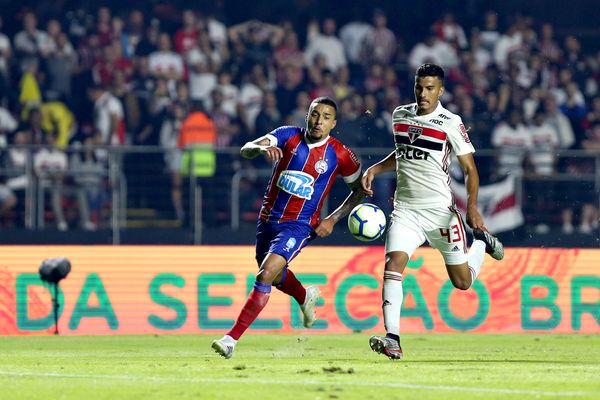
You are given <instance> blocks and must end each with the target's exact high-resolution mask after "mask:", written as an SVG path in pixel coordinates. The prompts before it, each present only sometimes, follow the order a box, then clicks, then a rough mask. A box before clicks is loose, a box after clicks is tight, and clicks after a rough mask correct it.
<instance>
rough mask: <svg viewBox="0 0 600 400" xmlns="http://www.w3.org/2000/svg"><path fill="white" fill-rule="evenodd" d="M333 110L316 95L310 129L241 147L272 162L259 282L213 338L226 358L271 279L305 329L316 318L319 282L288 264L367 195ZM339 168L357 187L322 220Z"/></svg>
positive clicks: (260, 232)
mask: <svg viewBox="0 0 600 400" xmlns="http://www.w3.org/2000/svg"><path fill="white" fill-rule="evenodd" d="M336 114H337V105H336V104H335V102H334V101H333V100H332V99H330V98H328V97H318V98H316V99H315V100H313V101H312V103H311V104H310V107H309V109H308V114H307V116H306V127H305V128H300V127H296V126H282V127H280V128H277V129H275V130H274V131H272V132H271V133H269V134H267V135H265V136H262V137H260V138H258V139H256V140H254V141H252V142H248V143H246V144H245V145H244V146H243V147H242V149H241V155H242V156H243V157H245V158H255V157H257V156H259V155H261V154H264V155H265V156H266V157H267V158H268V159H269V160H271V161H273V162H274V163H275V164H274V167H273V174H272V175H271V179H270V181H269V184H268V185H267V190H266V192H265V196H264V199H263V204H262V208H261V210H260V215H259V219H258V224H257V233H256V261H257V262H258V266H259V271H258V274H257V275H256V282H255V283H254V289H253V290H252V292H251V293H250V295H249V296H248V299H247V301H246V304H245V305H244V307H243V308H242V311H241V312H240V315H239V316H238V318H237V320H236V322H235V324H234V325H233V328H231V330H230V331H229V332H227V334H226V335H225V336H223V338H221V339H218V340H215V341H213V343H212V348H213V349H214V350H215V351H216V352H217V353H219V354H220V355H222V356H223V357H225V358H230V357H231V356H232V354H233V350H234V347H235V345H236V343H237V341H238V339H239V338H240V336H241V335H242V334H243V333H244V331H245V330H246V329H247V328H248V326H250V324H251V323H252V322H253V321H254V320H255V319H256V318H257V317H258V315H259V313H260V312H261V311H262V309H263V308H264V307H265V305H266V304H267V301H268V300H269V295H270V293H271V286H275V287H276V288H277V289H279V290H281V291H282V292H284V293H286V294H288V295H290V296H292V297H294V299H296V301H297V302H298V304H300V308H301V309H302V312H303V313H304V326H305V327H306V328H310V327H311V326H312V324H313V323H314V321H315V311H314V307H315V304H316V302H317V300H318V299H319V295H320V291H319V289H318V288H317V287H316V286H310V287H308V288H304V287H303V286H302V284H301V283H300V281H298V279H297V278H296V276H295V275H294V273H293V272H292V271H291V270H290V269H289V268H288V264H289V263H290V262H291V261H292V259H293V258H294V257H296V256H297V255H298V253H299V252H300V250H301V249H302V248H303V247H304V246H306V245H307V244H308V243H309V242H310V241H311V240H312V239H314V238H315V237H316V236H320V237H325V236H328V235H330V234H331V232H332V231H333V227H334V225H335V223H336V222H337V221H339V220H340V219H341V218H343V217H344V216H346V215H347V214H348V213H349V212H350V210H352V208H354V206H356V205H357V204H358V203H360V202H361V201H362V199H363V198H364V196H365V195H364V192H363V191H362V188H361V183H360V179H361V172H362V171H361V166H360V162H359V161H358V159H357V157H356V155H354V153H353V152H352V151H351V150H350V149H349V148H347V147H346V146H344V145H343V144H342V142H340V141H339V140H338V139H336V138H334V137H333V136H330V134H329V133H330V132H331V130H332V129H333V128H334V127H335V124H336ZM337 175H341V176H342V177H343V179H344V181H345V182H346V184H348V186H349V187H350V189H351V190H352V192H351V193H350V195H349V196H348V197H347V198H346V199H345V200H344V202H343V203H342V204H341V205H340V206H339V207H338V208H337V209H336V210H335V211H333V212H332V213H331V214H330V215H328V216H327V217H326V218H324V219H322V220H321V219H320V213H321V207H322V206H323V202H324V201H325V198H326V197H327V194H328V193H329V190H330V189H331V186H332V184H333V181H334V180H335V178H336V176H337Z"/></svg>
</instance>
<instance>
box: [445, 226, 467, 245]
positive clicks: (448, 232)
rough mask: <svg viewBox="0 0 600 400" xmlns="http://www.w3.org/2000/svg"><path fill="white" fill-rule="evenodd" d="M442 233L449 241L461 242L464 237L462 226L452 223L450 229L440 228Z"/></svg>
mask: <svg viewBox="0 0 600 400" xmlns="http://www.w3.org/2000/svg"><path fill="white" fill-rule="evenodd" d="M440 235H441V236H443V237H445V238H446V239H447V240H448V243H456V242H460V241H461V240H462V239H464V238H463V237H462V233H461V229H460V226H458V225H452V226H451V227H450V229H444V228H440Z"/></svg>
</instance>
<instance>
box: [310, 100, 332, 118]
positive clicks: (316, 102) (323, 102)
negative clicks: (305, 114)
mask: <svg viewBox="0 0 600 400" xmlns="http://www.w3.org/2000/svg"><path fill="white" fill-rule="evenodd" d="M313 104H325V105H327V106H331V107H332V108H333V110H334V111H335V115H337V104H336V103H335V100H333V99H332V98H331V97H327V96H321V97H317V98H316V99H314V100H313V101H312V102H311V103H310V105H311V106H312V105H313Z"/></svg>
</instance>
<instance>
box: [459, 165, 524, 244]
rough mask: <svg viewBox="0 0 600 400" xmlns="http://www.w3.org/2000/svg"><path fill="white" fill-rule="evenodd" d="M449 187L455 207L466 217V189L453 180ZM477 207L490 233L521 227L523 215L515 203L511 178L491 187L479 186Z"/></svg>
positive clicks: (512, 179)
mask: <svg viewBox="0 0 600 400" xmlns="http://www.w3.org/2000/svg"><path fill="white" fill-rule="evenodd" d="M451 186H452V191H453V192H454V199H455V200H456V206H457V207H458V209H459V210H460V211H461V213H462V214H463V215H466V210H467V187H466V186H465V185H463V184H461V183H458V182H456V181H454V180H453V181H452V185H451ZM477 207H478V208H479V212H481V215H482V217H483V219H484V221H485V226H486V227H487V228H488V229H489V231H490V232H492V233H498V232H504V231H509V230H511V229H515V228H517V227H518V226H521V225H523V213H522V212H521V206H520V204H518V203H517V196H516V194H515V179H514V178H513V177H507V178H506V179H505V180H503V181H501V182H497V183H493V184H491V185H485V186H480V187H479V196H478V198H477Z"/></svg>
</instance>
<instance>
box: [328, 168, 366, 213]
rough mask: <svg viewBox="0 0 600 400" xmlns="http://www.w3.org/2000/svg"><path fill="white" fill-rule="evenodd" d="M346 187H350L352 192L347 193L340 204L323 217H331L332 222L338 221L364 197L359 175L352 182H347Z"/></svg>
mask: <svg viewBox="0 0 600 400" xmlns="http://www.w3.org/2000/svg"><path fill="white" fill-rule="evenodd" d="M348 187H350V189H351V190H352V192H351V193H350V194H349V195H348V197H346V199H345V200H344V201H343V202H342V204H340V206H339V207H338V208H336V209H335V210H334V211H333V212H332V213H331V214H329V215H328V216H327V217H326V218H325V219H331V220H333V221H334V223H336V222H338V221H339V220H340V219H342V218H344V217H345V216H346V215H348V214H349V213H350V211H352V209H353V208H354V207H356V206H357V205H358V204H360V203H361V202H362V200H363V199H364V198H365V194H364V193H363V191H362V189H361V186H360V176H359V177H358V178H357V179H356V180H355V181H354V182H351V183H349V184H348Z"/></svg>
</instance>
